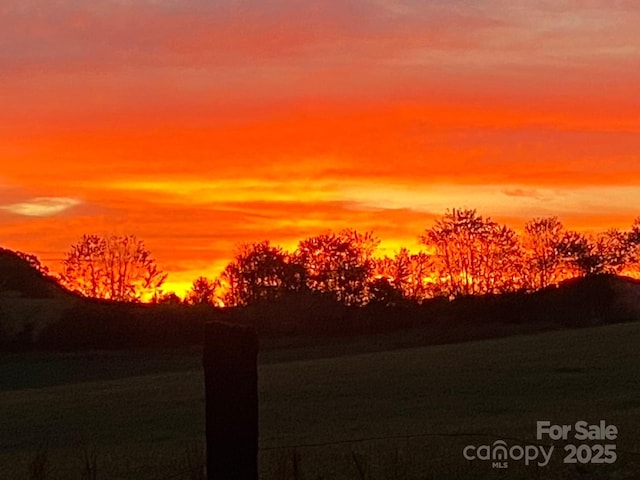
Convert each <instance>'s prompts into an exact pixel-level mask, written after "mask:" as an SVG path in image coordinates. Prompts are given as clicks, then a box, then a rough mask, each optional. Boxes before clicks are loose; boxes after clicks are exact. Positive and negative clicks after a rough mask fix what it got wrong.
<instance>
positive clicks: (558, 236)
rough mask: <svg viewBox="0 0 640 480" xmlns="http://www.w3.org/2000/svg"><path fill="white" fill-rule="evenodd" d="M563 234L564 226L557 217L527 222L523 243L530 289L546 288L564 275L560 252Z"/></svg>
mask: <svg viewBox="0 0 640 480" xmlns="http://www.w3.org/2000/svg"><path fill="white" fill-rule="evenodd" d="M563 235H564V227H563V225H562V223H561V222H560V221H559V220H558V218H557V217H547V218H534V219H532V220H530V221H529V222H527V223H526V224H525V226H524V236H523V239H522V243H523V246H524V249H525V260H526V266H527V267H528V268H527V273H528V275H527V277H528V278H527V279H526V283H527V285H526V286H527V287H528V289H530V290H537V289H541V288H545V287H546V286H548V285H551V284H553V283H556V282H557V281H558V280H560V279H561V278H562V277H563V271H562V259H563V258H562V254H561V252H560V245H561V243H562V240H563Z"/></svg>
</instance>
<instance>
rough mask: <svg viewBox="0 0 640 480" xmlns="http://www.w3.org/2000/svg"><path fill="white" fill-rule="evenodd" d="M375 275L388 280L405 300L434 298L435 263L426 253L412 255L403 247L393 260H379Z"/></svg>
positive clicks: (386, 258) (376, 264)
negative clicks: (433, 276) (433, 275)
mask: <svg viewBox="0 0 640 480" xmlns="http://www.w3.org/2000/svg"><path fill="white" fill-rule="evenodd" d="M375 274H376V276H379V277H381V278H385V279H387V280H388V282H389V283H390V285H392V286H393V287H394V288H395V289H397V290H399V291H400V292H402V295H403V297H404V298H407V299H411V300H418V301H419V300H422V299H424V298H427V297H430V296H433V291H432V290H433V285H434V284H433V278H432V274H433V261H432V260H431V258H430V256H429V255H428V254H426V253H424V252H418V253H414V254H411V253H410V252H409V250H407V249H406V248H404V247H403V248H401V249H400V250H399V251H398V253H396V255H395V256H394V257H393V258H390V257H386V256H385V257H383V258H380V259H377V260H376V263H375Z"/></svg>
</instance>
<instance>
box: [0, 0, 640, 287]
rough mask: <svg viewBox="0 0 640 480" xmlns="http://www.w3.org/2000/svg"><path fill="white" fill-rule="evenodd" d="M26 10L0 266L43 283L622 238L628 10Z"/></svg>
mask: <svg viewBox="0 0 640 480" xmlns="http://www.w3.org/2000/svg"><path fill="white" fill-rule="evenodd" d="M44 3H45V5H43V3H42V2H30V1H26V2H25V1H17V0H15V1H14V0H9V2H3V4H2V6H0V45H2V47H3V48H2V49H1V50H0V107H1V108H0V163H1V167H2V168H0V239H1V240H0V244H1V245H3V246H6V247H8V248H13V249H19V250H24V251H29V252H33V253H36V254H37V255H39V256H40V257H41V258H42V259H43V260H44V262H45V263H46V264H48V265H49V266H50V267H51V268H52V269H54V270H55V269H56V268H57V267H58V264H59V260H60V259H61V258H62V257H63V255H64V252H65V251H66V250H67V249H68V248H69V245H71V244H72V243H73V242H75V241H76V240H77V239H78V238H79V237H80V236H81V235H82V234H83V233H108V232H115V233H122V234H124V233H133V234H136V235H138V236H139V237H141V238H143V239H144V240H145V241H146V243H147V245H148V246H149V248H150V249H151V250H152V252H153V253H154V255H155V257H156V258H157V260H158V263H159V264H160V266H161V267H162V268H163V269H164V270H165V271H167V272H169V281H168V284H167V287H168V288H169V289H176V290H178V291H179V292H180V293H181V292H182V291H183V290H184V288H186V286H188V284H189V283H190V282H191V281H192V280H193V279H194V278H195V277H197V276H198V275H208V276H215V274H216V273H217V272H218V270H219V269H220V268H221V267H222V266H223V265H224V264H225V263H226V261H227V260H228V259H229V256H230V254H231V252H232V250H233V248H234V245H236V244H237V243H239V242H243V241H257V240H261V239H264V238H269V239H271V240H272V241H274V242H276V243H280V244H282V245H284V246H287V247H290V246H294V245H295V243H296V241H297V240H299V239H301V238H303V237H305V236H308V235H312V234H315V233H319V232H321V231H323V230H325V229H328V228H332V229H340V228H343V227H347V226H348V227H355V228H358V229H362V230H368V229H372V230H374V232H375V233H376V234H377V235H378V236H379V237H380V238H382V240H383V244H382V246H383V247H384V248H385V249H387V250H388V251H389V252H392V251H393V250H394V249H395V248H397V247H398V246H399V245H407V246H409V247H412V246H415V245H416V237H417V235H418V234H420V233H421V232H422V230H423V229H424V228H425V227H428V226H429V225H430V224H431V220H432V219H433V218H434V216H435V215H440V214H442V213H443V212H444V210H445V209H446V208H448V207H473V208H478V209H479V210H480V212H481V213H482V214H485V215H489V216H492V217H493V218H495V219H498V220H502V221H505V222H507V223H509V224H510V225H511V226H513V227H515V228H518V227H520V226H521V225H522V224H523V223H524V221H526V220H527V219H528V218H531V217H533V216H542V215H550V214H555V215H558V216H560V217H561V219H562V220H563V221H564V222H565V224H566V225H568V226H570V227H574V228H580V229H604V228H607V227H611V226H619V227H626V226H628V225H630V223H631V221H632V220H633V218H634V217H636V216H638V215H640V161H639V160H640V114H639V112H640V36H639V35H638V32H637V29H638V25H640V6H638V5H637V2H634V1H616V2H610V1H604V0H591V1H588V2H573V1H566V2H551V1H549V2H530V3H532V4H533V3H535V6H531V5H530V6H524V5H522V4H523V3H524V2H512V1H507V0H500V1H499V0H488V1H484V2H472V1H468V0H467V1H461V0H458V1H456V0H448V1H444V0H443V1H430V0H426V1H425V0H411V1H410V0H406V1H397V2H396V1H388V0H369V1H359V2H352V1H346V0H345V1H337V0H329V1H323V2H297V1H293V0H275V1H270V2H262V1H257V0H255V1H253V2H248V1H242V0H221V1H216V2H210V1H204V0H193V1H189V2H186V1H182V2H178V1H173V0H140V1H137V2H128V1H124V0H105V1H100V2H94V1H86V0H83V1H80V0H63V1H60V2H44ZM53 3H55V5H53Z"/></svg>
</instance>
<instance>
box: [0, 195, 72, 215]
mask: <svg viewBox="0 0 640 480" xmlns="http://www.w3.org/2000/svg"><path fill="white" fill-rule="evenodd" d="M80 203H82V202H80V200H77V199H75V198H66V197H36V198H32V199H31V200H27V201H24V202H19V203H12V204H9V205H1V206H0V209H1V210H5V211H7V212H10V213H14V214H16V215H24V216H26V217H50V216H52V215H57V214H59V213H62V212H64V211H66V210H69V209H70V208H72V207H74V206H76V205H79V204H80Z"/></svg>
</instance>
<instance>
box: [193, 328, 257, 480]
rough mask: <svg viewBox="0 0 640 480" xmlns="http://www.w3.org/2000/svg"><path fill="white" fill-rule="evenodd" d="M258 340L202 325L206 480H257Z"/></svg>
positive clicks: (247, 332) (244, 331) (249, 332)
mask: <svg viewBox="0 0 640 480" xmlns="http://www.w3.org/2000/svg"><path fill="white" fill-rule="evenodd" d="M257 359H258V337H257V335H256V332H255V330H254V329H253V328H250V327H244V326H238V325H231V324H226V323H221V322H211V323H207V324H206V326H205V342H204V358H203V363H204V374H205V391H206V394H205V403H206V431H207V433H206V436H207V479H208V480H257V479H258V366H257Z"/></svg>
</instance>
